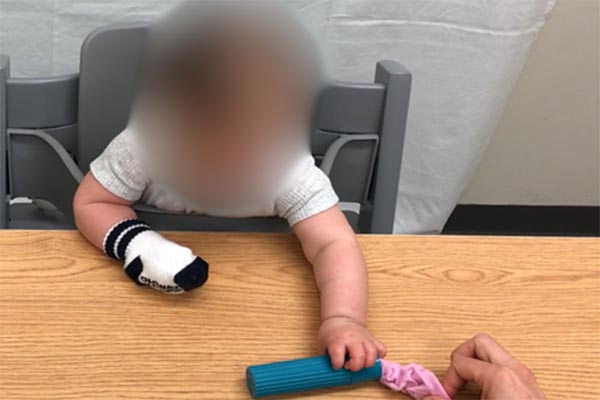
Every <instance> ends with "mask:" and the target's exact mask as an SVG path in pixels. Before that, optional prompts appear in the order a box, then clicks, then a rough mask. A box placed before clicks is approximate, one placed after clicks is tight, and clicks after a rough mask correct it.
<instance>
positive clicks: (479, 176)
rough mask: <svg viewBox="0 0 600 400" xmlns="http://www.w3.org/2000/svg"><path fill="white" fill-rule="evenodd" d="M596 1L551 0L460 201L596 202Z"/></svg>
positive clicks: (599, 7) (599, 10)
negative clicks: (554, 2) (552, 5)
mask: <svg viewBox="0 0 600 400" xmlns="http://www.w3.org/2000/svg"><path fill="white" fill-rule="evenodd" d="M599 20H600V1H599V0H559V1H558V3H557V5H556V8H555V9H554V12H553V14H552V16H551V17H550V19H549V20H548V22H547V23H546V26H545V27H544V29H543V30H542V33H541V34H540V37H539V39H538V41H537V42H536V43H535V44H534V46H533V49H532V52H531V54H530V57H529V60H528V62H527V65H526V66H525V69H524V70H523V73H522V74H521V76H520V78H519V81H518V83H517V86H516V87H515V90H514V91H513V94H512V97H511V99H510V101H509V103H508V105H507V107H506V109H505V112H504V114H503V117H502V119H501V122H500V125H499V127H498V129H497V130H496V133H495V135H494V136H493V138H492V141H491V143H490V146H489V147H488V149H487V151H486V154H485V156H484V158H483V160H482V162H481V164H480V166H479V168H478V170H477V172H476V174H475V177H474V178H473V180H472V182H471V183H470V185H469V187H468V188H467V190H466V191H465V192H464V193H463V196H462V199H461V203H463V204H467V203H470V204H524V205H595V206H598V205H600V194H599V193H600V189H599V182H600V165H599V159H600V132H599V125H598V116H599V115H600V102H599V93H600V83H599V79H598V75H599V57H600V56H599V51H598V50H599V48H600V44H599V42H598V38H599V36H600V32H599V30H598V26H599Z"/></svg>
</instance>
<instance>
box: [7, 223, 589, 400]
mask: <svg viewBox="0 0 600 400" xmlns="http://www.w3.org/2000/svg"><path fill="white" fill-rule="evenodd" d="M166 236H167V237H169V238H171V239H173V240H176V241H178V242H180V243H182V244H184V245H187V246H189V247H191V248H192V249H193V250H194V251H195V252H197V254H200V255H202V256H203V257H204V258H205V259H206V260H207V261H209V262H210V264H211V276H210V279H209V281H208V283H207V284H206V285H205V286H204V287H203V288H202V289H200V290H196V291H193V292H191V293H188V294H185V295H181V296H169V295H164V294H160V293H157V292H154V291H152V290H150V289H147V288H141V287H138V286H136V285H134V284H133V283H132V282H131V281H129V280H128V278H126V277H125V275H124V273H123V271H122V268H121V265H120V264H119V263H117V262H116V261H111V260H109V259H108V258H106V257H105V256H104V255H103V254H101V253H100V252H99V251H98V250H96V249H94V248H93V247H92V246H91V245H89V244H88V243H87V242H86V241H85V240H84V239H82V237H81V236H80V235H79V234H78V233H76V232H64V231H63V232H53V231H45V232H43V231H37V232H33V231H0V399H2V400H5V399H6V400H12V399H19V400H21V399H23V400H25V399H44V400H46V399H61V400H70V399H136V400H139V399H247V398H249V396H248V393H247V390H246V386H245V381H244V371H245V368H246V367H247V366H248V365H252V364H258V363H265V362H271V361H276V360H285V359H292V358H296V357H304V356H311V355H314V354H315V351H316V343H315V335H316V330H317V328H318V324H319V320H318V315H319V313H318V294H317V290H316V288H315V284H314V280H313V277H312V273H311V269H310V266H309V265H308V263H307V262H306V261H305V260H304V258H303V256H302V253H301V251H300V247H299V245H298V243H297V241H296V239H295V238H294V237H292V236H289V235H255V234H207V233H167V234H166ZM360 242H361V245H362V246H363V249H364V253H365V256H366V258H367V262H368V265H369V273H370V277H369V278H370V286H371V300H370V316H369V319H370V327H371V329H372V330H373V332H374V333H375V334H376V335H378V336H379V338H380V339H382V340H383V341H384V342H385V343H386V344H387V346H388V348H389V355H388V359H390V360H393V361H396V362H400V363H407V362H411V361H414V362H418V363H420V364H423V365H424V366H426V367H428V368H430V369H431V370H433V371H434V372H435V373H436V374H437V375H438V376H440V377H441V376H443V374H444V372H445V369H446V367H447V365H448V360H449V355H450V352H451V351H452V350H453V348H454V347H455V346H456V345H458V344H459V343H460V342H461V341H463V340H464V339H466V338H468V337H471V336H472V335H474V334H475V333H477V332H480V331H485V332H488V333H490V334H492V335H493V336H495V337H496V338H497V339H498V340H499V341H501V342H502V343H503V344H504V345H505V347H507V348H509V349H510V350H511V352H512V353H513V355H515V356H516V357H517V358H519V359H520V360H521V361H523V362H524V363H525V364H526V365H528V366H529V367H530V368H531V369H532V370H533V371H534V372H535V374H536V375H537V377H538V380H539V382H540V384H541V386H542V387H543V389H544V390H545V392H546V393H547V395H548V397H549V398H556V399H563V398H569V399H593V400H597V399H599V398H600V379H599V375H600V329H599V328H600V325H599V313H598V305H599V285H600V283H599V282H600V280H599V278H600V240H599V239H596V238H588V239H576V238H489V237H423V236H421V237H414V236H361V237H360ZM296 397H297V396H287V397H280V399H291V398H296ZM302 398H307V399H309V398H310V399H316V398H340V399H405V398H406V397H404V396H402V395H400V394H396V393H393V392H391V391H389V390H388V389H385V388H383V387H381V386H380V385H379V384H377V383H375V382H371V383H368V384H365V385H362V386H358V387H352V388H349V389H330V390H325V391H319V392H313V393H309V394H307V395H305V396H303V397H302ZM458 398H460V399H475V398H477V391H476V390H475V388H472V387H471V388H470V389H467V390H466V391H465V392H463V393H462V394H461V395H460V396H459V397H458ZM507 400H508V399H507Z"/></svg>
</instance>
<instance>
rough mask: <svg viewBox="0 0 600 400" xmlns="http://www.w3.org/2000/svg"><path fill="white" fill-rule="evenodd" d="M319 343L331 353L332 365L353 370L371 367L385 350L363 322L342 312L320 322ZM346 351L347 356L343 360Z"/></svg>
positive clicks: (382, 355)
mask: <svg viewBox="0 0 600 400" xmlns="http://www.w3.org/2000/svg"><path fill="white" fill-rule="evenodd" d="M319 346H320V347H321V351H322V352H323V353H325V352H327V353H328V354H329V357H331V365H332V366H333V368H335V369H339V368H341V367H344V368H346V369H349V370H352V371H358V370H360V369H362V368H369V367H372V366H373V364H375V360H376V359H377V357H385V354H386V352H387V350H386V348H385V346H384V345H383V344H382V343H381V342H380V341H379V340H377V339H375V337H374V336H373V335H372V334H371V332H369V330H368V329H367V328H366V327H365V326H364V325H362V324H360V323H359V322H358V321H356V320H354V319H353V318H350V317H342V316H340V317H331V318H327V319H325V320H324V321H323V322H322V323H321V328H319ZM346 354H348V355H349V356H350V359H349V360H348V361H346V362H345V359H346Z"/></svg>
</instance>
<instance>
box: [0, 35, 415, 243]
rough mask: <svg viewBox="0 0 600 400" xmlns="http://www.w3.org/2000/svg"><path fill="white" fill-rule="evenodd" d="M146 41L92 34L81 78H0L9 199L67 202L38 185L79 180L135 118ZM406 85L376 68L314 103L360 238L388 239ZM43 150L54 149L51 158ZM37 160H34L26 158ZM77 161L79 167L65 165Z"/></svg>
mask: <svg viewBox="0 0 600 400" xmlns="http://www.w3.org/2000/svg"><path fill="white" fill-rule="evenodd" d="M146 36H147V28H146V27H145V26H143V25H125V26H112V27H107V28H102V29H98V30H96V31H94V32H92V33H91V34H90V35H89V36H88V37H87V38H86V39H85V41H84V43H83V46H82V49H81V62H80V73H79V76H78V77H77V76H65V77H57V78H49V79H10V78H6V79H4V81H5V82H4V83H2V79H1V78H2V74H3V72H4V75H8V68H6V69H5V70H4V71H2V70H0V102H1V101H2V97H1V94H2V93H3V92H6V99H5V101H4V103H5V104H4V105H3V104H0V111H1V110H2V109H3V108H4V109H5V110H6V112H7V116H6V118H5V120H6V121H7V123H6V127H7V128H9V135H8V137H9V143H8V151H9V177H10V188H9V189H10V190H9V194H10V197H16V196H29V197H42V198H46V199H47V200H50V201H53V202H55V203H65V202H66V200H65V199H68V198H69V196H71V195H72V193H70V192H71V191H72V190H73V182H71V184H65V185H66V186H65V187H66V188H68V189H65V190H66V192H67V193H61V194H60V195H57V194H56V193H55V192H56V191H57V189H56V188H55V187H54V186H53V185H50V184H48V182H46V184H45V185H44V183H42V184H39V183H36V182H38V181H40V180H43V177H42V176H43V175H44V174H46V175H45V176H46V177H48V176H51V177H53V180H55V181H57V183H56V185H60V183H59V182H58V180H59V178H58V177H56V176H57V175H59V174H58V173H57V172H55V169H56V164H60V163H63V164H65V165H66V166H67V167H66V168H67V170H68V171H69V173H70V175H72V176H73V177H75V179H76V180H77V179H79V177H80V173H78V172H77V171H74V170H76V169H77V167H78V168H79V170H81V171H82V172H83V173H85V172H87V171H88V169H89V164H90V162H91V161H92V160H94V159H95V158H96V157H97V156H98V155H99V154H100V153H101V152H102V151H103V149H104V148H105V147H106V146H107V145H108V143H109V142H110V141H111V140H112V138H113V137H115V136H116V135H117V134H118V133H119V132H121V131H122V130H123V128H124V127H125V126H126V124H127V122H128V118H129V114H130V111H131V104H132V100H133V94H134V91H135V86H136V81H137V76H138V73H139V69H140V63H141V62H142V56H143V53H144V48H145V42H146ZM410 86H411V75H410V73H409V72H408V71H406V69H404V68H403V67H402V66H401V65H400V64H398V63H396V62H393V61H382V62H380V63H378V64H377V67H376V74H375V83H364V84H358V83H333V84H331V85H329V86H327V87H325V88H323V90H322V93H321V95H320V96H319V101H318V106H317V108H316V111H315V115H314V130H313V132H312V133H311V147H312V152H313V155H314V156H315V159H316V160H317V162H318V163H319V164H320V166H321V168H322V169H323V170H324V171H325V172H326V173H327V174H328V175H329V176H330V178H331V180H332V183H333V186H334V188H335V190H336V192H337V193H338V195H339V197H340V199H341V201H342V202H344V203H350V204H349V205H347V210H350V211H352V212H354V214H355V215H358V214H359V215H360V221H356V223H355V224H354V225H355V228H356V226H357V225H360V229H359V230H360V231H363V232H383V233H391V232H392V229H393V218H394V210H395V201H396V194H397V189H398V181H399V174H400V165H401V157H402V149H403V143H404V132H405V125H406V115H407V110H408V101H409V95H410ZM32 99H33V100H32ZM1 122H2V114H1V113H0V123H1ZM0 128H1V126H0ZM23 128H25V129H29V130H31V129H35V130H36V132H35V134H33V133H31V132H26V131H23ZM11 129H12V133H11ZM0 132H1V131H0ZM48 148H50V149H51V150H52V151H51V152H47V151H46V150H47V149H48ZM0 149H1V147H0ZM34 150H35V151H34ZM34 153H35V154H37V156H36V158H35V159H33V158H32V156H30V154H34ZM71 157H72V158H71ZM0 160H1V158H0ZM41 160H47V162H48V165H52V167H48V168H50V169H51V171H49V170H48V168H44V167H43V166H41V165H40V163H42V161H41ZM73 160H75V163H76V167H75V166H73V165H71V164H72V163H73ZM26 166H29V168H26ZM34 166H38V167H39V168H37V169H36V168H32V167H34ZM25 170H27V171H25ZM53 174H54V175H53ZM63 175H64V174H63ZM67 175H68V174H67ZM46 181H48V179H46ZM0 184H1V181H0ZM75 184H76V182H75ZM59 187H60V186H59ZM63 192H64V191H63ZM0 194H1V193H0ZM2 203H4V202H2ZM3 206H4V207H6V205H5V204H3ZM56 206H57V207H58V208H59V209H60V210H61V211H63V213H64V214H65V215H66V216H67V217H68V218H72V212H71V210H70V209H67V208H68V207H70V204H56ZM0 211H2V210H0ZM359 211H360V212H359ZM138 212H139V213H141V214H143V216H144V217H145V218H146V219H147V220H148V222H150V223H155V224H158V225H159V226H161V227H162V228H163V229H168V228H170V229H178V228H179V229H188V228H192V227H193V226H196V222H192V219H189V218H187V216H185V215H173V214H169V213H164V212H161V211H159V210H156V209H152V208H149V207H146V206H143V205H140V206H139V207H138ZM1 215H2V213H1V212H0V216H1ZM173 221H175V222H173ZM206 221H209V222H208V223H207V226H208V229H211V227H212V228H219V227H223V226H225V229H228V227H231V229H235V227H236V224H235V223H232V222H230V221H229V222H228V221H224V220H222V219H212V220H211V219H210V218H206ZM0 223H1V221H0ZM267 225H268V224H266V225H265V224H263V222H257V221H253V222H252V226H255V227H257V230H268V228H267ZM263 228H264V229H263ZM252 229H254V228H252ZM252 229H250V230H252ZM218 230H222V229H218ZM245 230H248V229H245Z"/></svg>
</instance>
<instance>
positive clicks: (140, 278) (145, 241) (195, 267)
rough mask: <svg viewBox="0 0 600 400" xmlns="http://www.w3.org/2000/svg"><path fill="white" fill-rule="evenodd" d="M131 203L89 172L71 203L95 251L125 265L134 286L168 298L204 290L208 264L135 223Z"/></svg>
mask: <svg viewBox="0 0 600 400" xmlns="http://www.w3.org/2000/svg"><path fill="white" fill-rule="evenodd" d="M132 204H133V201H129V200H125V199H123V198H120V197H118V196H116V195H114V194H113V193H111V192H110V191H108V190H107V189H105V188H104V187H103V186H102V185H101V184H100V182H98V180H96V178H95V177H94V175H93V174H91V173H88V174H87V175H86V176H85V178H83V181H82V182H81V184H80V186H79V188H78V189H77V192H76V193H75V198H74V199H73V211H74V214H75V223H76V224H77V227H78V228H79V231H80V232H81V233H82V234H83V235H84V236H85V237H86V238H87V239H88V240H89V241H90V242H91V243H92V244H93V245H94V246H96V247H97V248H99V249H100V250H104V251H105V252H106V253H107V254H109V255H111V256H112V257H115V258H117V259H119V260H121V261H123V262H124V270H125V273H126V274H127V276H129V278H131V279H132V280H133V281H134V282H136V283H138V284H141V285H147V286H150V287H152V288H153V289H156V290H160V291H163V292H167V293H181V292H183V291H186V290H191V289H194V288H197V287H199V286H202V285H203V284H204V282H206V279H207V278H208V264H207V263H206V262H205V261H204V260H202V259H201V258H199V257H197V256H196V255H194V254H193V253H192V251H191V250H190V249H188V248H187V247H183V246H180V245H178V244H176V243H173V242H171V241H169V240H167V239H165V238H163V237H162V236H161V235H160V234H158V233H157V232H154V231H153V230H151V229H150V227H149V226H148V225H147V224H145V223H143V222H142V221H138V220H136V214H135V211H133V209H132V208H131V206H132ZM111 244H112V245H113V246H111Z"/></svg>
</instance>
